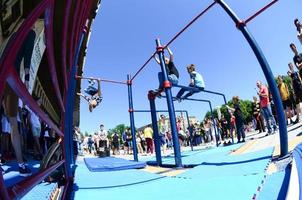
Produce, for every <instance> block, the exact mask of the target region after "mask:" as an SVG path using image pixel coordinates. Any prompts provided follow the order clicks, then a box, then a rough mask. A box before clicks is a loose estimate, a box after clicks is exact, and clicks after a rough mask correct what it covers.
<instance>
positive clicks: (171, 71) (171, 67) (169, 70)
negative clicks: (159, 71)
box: [166, 61, 179, 78]
mask: <svg viewBox="0 0 302 200" xmlns="http://www.w3.org/2000/svg"><path fill="white" fill-rule="evenodd" d="M166 70H167V74H168V75H171V74H174V75H175V76H176V77H177V78H179V73H178V70H177V69H176V67H175V65H174V63H173V62H171V61H170V62H169V64H168V65H166Z"/></svg>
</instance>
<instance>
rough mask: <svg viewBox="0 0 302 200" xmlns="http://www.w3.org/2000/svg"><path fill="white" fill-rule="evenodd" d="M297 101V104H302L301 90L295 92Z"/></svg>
mask: <svg viewBox="0 0 302 200" xmlns="http://www.w3.org/2000/svg"><path fill="white" fill-rule="evenodd" d="M295 97H296V98H295V101H296V104H298V103H300V102H302V91H300V90H297V91H295Z"/></svg>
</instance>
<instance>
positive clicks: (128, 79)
mask: <svg viewBox="0 0 302 200" xmlns="http://www.w3.org/2000/svg"><path fill="white" fill-rule="evenodd" d="M127 85H128V101H129V115H130V128H131V135H132V147H133V157H134V161H138V156H137V146H136V131H135V123H134V113H133V97H132V81H131V77H130V75H129V74H128V75H127Z"/></svg>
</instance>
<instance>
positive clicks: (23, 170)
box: [19, 165, 32, 177]
mask: <svg viewBox="0 0 302 200" xmlns="http://www.w3.org/2000/svg"><path fill="white" fill-rule="evenodd" d="M31 174H32V173H31V170H30V169H29V168H28V167H27V166H26V165H22V166H21V167H20V166H19V175H20V176H23V177H27V176H30V175H31Z"/></svg>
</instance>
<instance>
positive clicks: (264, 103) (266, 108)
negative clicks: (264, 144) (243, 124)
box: [236, 81, 277, 135]
mask: <svg viewBox="0 0 302 200" xmlns="http://www.w3.org/2000/svg"><path fill="white" fill-rule="evenodd" d="M256 85H257V87H258V88H259V91H258V93H257V94H258V95H259V97H260V106H261V110H262V114H263V116H264V119H265V121H266V126H267V129H268V132H267V135H270V134H272V133H274V132H275V131H277V125H276V121H275V119H274V117H273V114H272V110H271V106H270V102H269V94H268V89H267V87H266V86H265V85H263V84H262V83H261V81H257V82H256ZM236 120H237V119H236ZM272 126H273V127H272ZM272 129H274V130H273V132H272Z"/></svg>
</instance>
